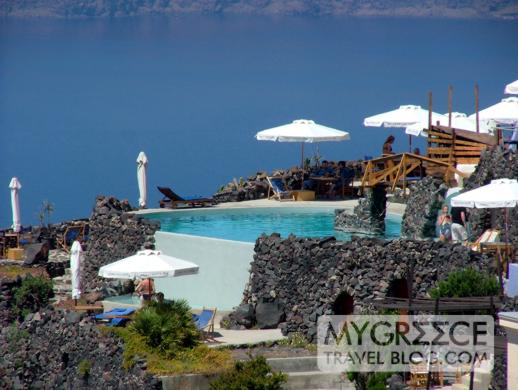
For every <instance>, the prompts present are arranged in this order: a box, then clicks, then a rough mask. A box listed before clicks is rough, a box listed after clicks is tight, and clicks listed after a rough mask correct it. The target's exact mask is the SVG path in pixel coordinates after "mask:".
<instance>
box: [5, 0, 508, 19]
mask: <svg viewBox="0 0 518 390" xmlns="http://www.w3.org/2000/svg"><path fill="white" fill-rule="evenodd" d="M196 13H197V14H246V15H307V16H409V17H447V18H497V19H518V1H517V0H0V16H13V17H58V18H78V17H80V18H81V17H83V18H84V17H123V16H134V15H152V14H162V15H167V14H170V15H172V14H175V15H180V14H196Z"/></svg>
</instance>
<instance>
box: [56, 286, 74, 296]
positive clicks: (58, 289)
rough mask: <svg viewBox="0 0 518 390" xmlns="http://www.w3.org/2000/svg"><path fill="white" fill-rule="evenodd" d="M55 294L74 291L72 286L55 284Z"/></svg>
mask: <svg viewBox="0 0 518 390" xmlns="http://www.w3.org/2000/svg"><path fill="white" fill-rule="evenodd" d="M53 290H54V295H56V294H70V293H71V292H72V289H71V288H68V287H59V286H58V287H55V286H54V289H53Z"/></svg>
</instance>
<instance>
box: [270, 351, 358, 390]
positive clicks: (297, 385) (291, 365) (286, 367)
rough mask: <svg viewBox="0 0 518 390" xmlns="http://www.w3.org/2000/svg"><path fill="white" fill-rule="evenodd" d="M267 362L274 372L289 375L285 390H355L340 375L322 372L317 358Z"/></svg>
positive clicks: (275, 359) (276, 359)
mask: <svg viewBox="0 0 518 390" xmlns="http://www.w3.org/2000/svg"><path fill="white" fill-rule="evenodd" d="M267 361H268V364H269V365H270V366H271V367H272V369H273V371H282V372H284V373H285V374H287V375H288V382H287V383H286V384H285V385H284V386H283V389H293V390H295V389H301V390H302V389H305V390H309V389H311V390H317V389H336V390H354V385H353V384H352V383H351V382H350V381H349V380H347V379H346V380H345V381H343V380H341V379H340V374H338V373H327V372H322V371H320V370H319V369H318V364H317V357H316V356H304V357H288V358H270V359H267Z"/></svg>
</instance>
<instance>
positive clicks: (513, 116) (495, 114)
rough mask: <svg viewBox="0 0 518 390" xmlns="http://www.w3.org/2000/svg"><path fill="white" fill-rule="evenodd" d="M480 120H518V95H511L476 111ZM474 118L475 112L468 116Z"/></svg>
mask: <svg viewBox="0 0 518 390" xmlns="http://www.w3.org/2000/svg"><path fill="white" fill-rule="evenodd" d="M478 117H479V119H480V120H494V121H496V122H499V123H503V124H513V123H515V122H518V97H515V96H512V97H508V98H505V99H502V101H501V102H500V103H497V104H494V105H492V106H490V107H488V108H485V109H484V110H482V111H480V112H479V113H478ZM469 118H470V119H475V118H476V114H472V115H470V116H469Z"/></svg>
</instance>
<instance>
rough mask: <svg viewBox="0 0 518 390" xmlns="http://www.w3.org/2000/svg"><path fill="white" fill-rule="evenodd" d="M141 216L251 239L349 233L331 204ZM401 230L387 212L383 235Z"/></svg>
mask: <svg viewBox="0 0 518 390" xmlns="http://www.w3.org/2000/svg"><path fill="white" fill-rule="evenodd" d="M145 218H148V219H157V220H159V221H160V223H161V230H162V231H165V232H171V233H181V234H189V235H194V236H204V237H212V238H221V239H226V240H234V241H244V242H255V240H256V239H257V237H259V236H260V235H261V234H263V233H266V234H271V233H280V234H281V236H282V237H287V236H288V235H289V234H290V233H293V234H295V235H296V236H300V237H328V236H335V237H336V238H337V239H339V240H349V239H350V237H351V235H350V234H349V233H344V232H338V231H335V230H334V229H333V222H334V209H332V208H329V209H328V208H307V207H289V208H257V209H224V210H222V209H219V210H218V209H207V210H181V211H172V212H168V213H154V214H147V215H145ZM400 231H401V217H400V216H398V215H394V214H390V215H388V217H387V219H386V231H385V237H386V238H388V239H392V238H397V237H399V235H400Z"/></svg>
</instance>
